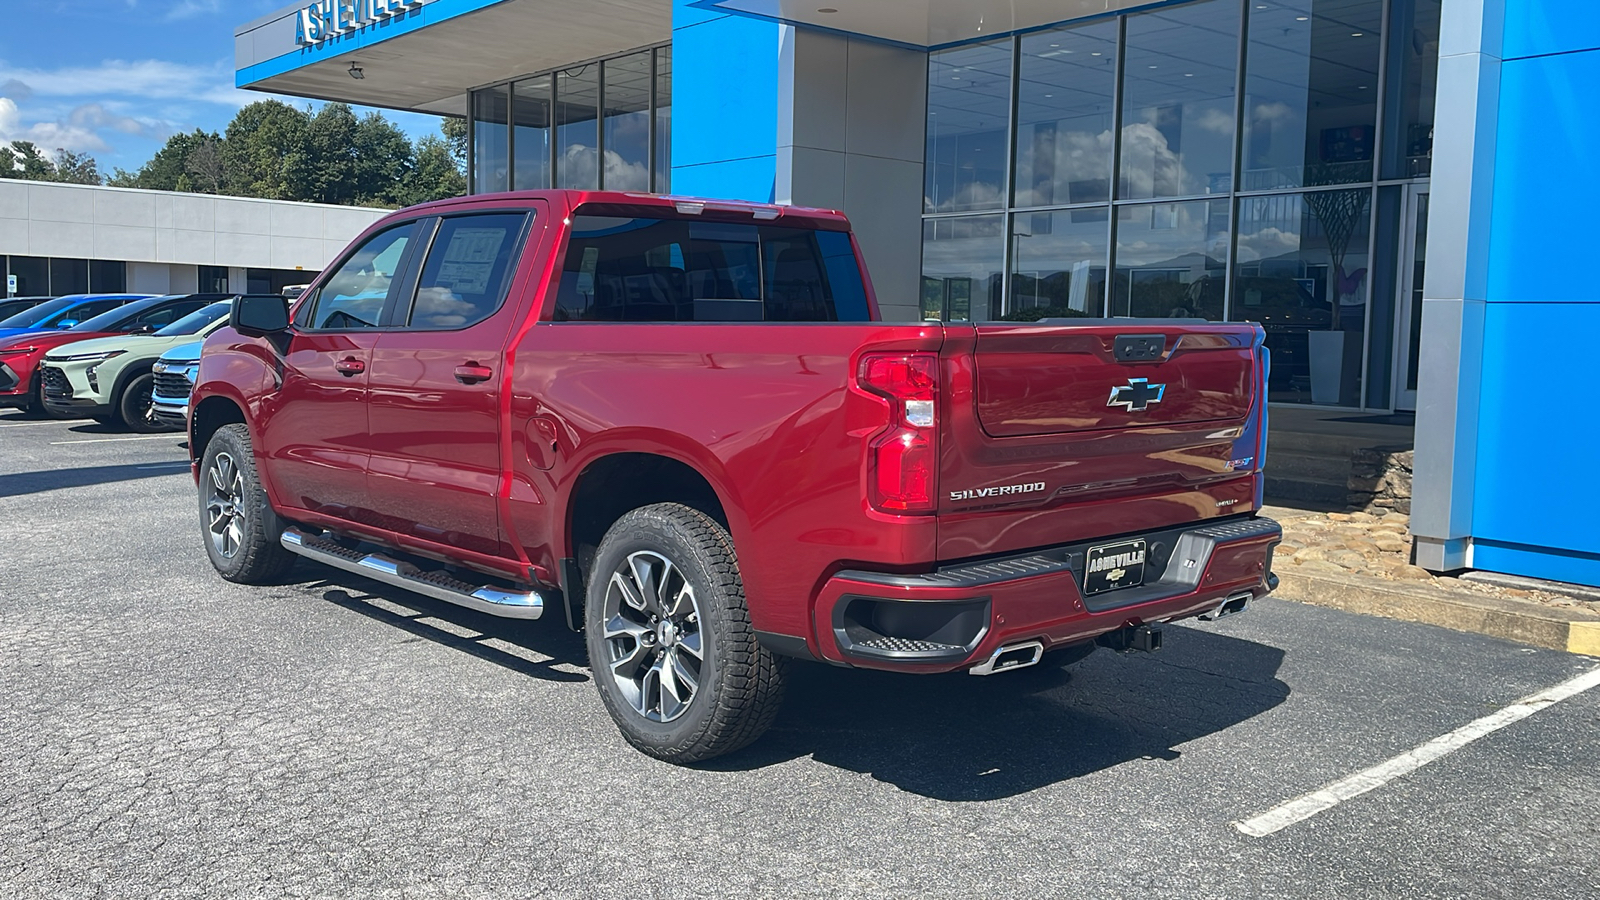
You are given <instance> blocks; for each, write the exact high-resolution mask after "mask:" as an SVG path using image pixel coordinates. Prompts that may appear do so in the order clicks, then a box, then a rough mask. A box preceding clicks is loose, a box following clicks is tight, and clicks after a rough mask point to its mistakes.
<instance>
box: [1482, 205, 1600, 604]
mask: <svg viewBox="0 0 1600 900" xmlns="http://www.w3.org/2000/svg"><path fill="white" fill-rule="evenodd" d="M1496 225H1497V227H1498V222H1497V223H1496ZM1566 262H1567V264H1569V265H1571V266H1573V267H1574V271H1576V270H1577V269H1579V268H1582V266H1581V264H1580V261H1579V260H1567V261H1566ZM1495 264H1497V265H1498V264H1499V260H1495ZM1487 306H1488V308H1487V311H1486V313H1485V319H1484V329H1483V331H1484V336H1485V340H1484V349H1483V381H1482V398H1483V399H1482V407H1481V409H1480V411H1479V419H1478V426H1479V430H1478V466H1477V477H1476V483H1475V485H1474V501H1475V502H1474V504H1473V515H1472V535H1473V538H1474V539H1475V540H1476V541H1478V542H1480V544H1481V543H1482V542H1486V541H1487V542H1493V543H1497V544H1505V545H1513V546H1515V545H1521V546H1522V547H1524V548H1526V550H1527V551H1528V552H1527V553H1523V554H1521V556H1522V557H1530V555H1537V554H1538V552H1539V549H1538V548H1549V551H1553V552H1547V553H1545V555H1546V556H1548V557H1549V564H1548V566H1546V568H1547V569H1548V570H1550V571H1554V568H1550V567H1555V568H1559V569H1560V570H1562V571H1564V572H1567V574H1569V575H1571V576H1573V577H1569V578H1562V579H1561V580H1564V581H1572V580H1586V581H1588V583H1597V584H1600V578H1596V576H1600V410H1597V409H1596V395H1595V389H1596V388H1597V387H1600V353H1597V352H1595V350H1594V349H1593V348H1591V347H1590V346H1588V345H1589V344H1591V343H1593V336H1595V335H1600V303H1490V304H1488V305H1487ZM1574 338H1576V340H1574ZM1477 552H1478V551H1476V550H1475V551H1474V554H1475V556H1474V564H1475V565H1477V566H1478V567H1480V568H1495V567H1494V566H1492V565H1489V564H1488V560H1491V559H1495V558H1497V557H1496V554H1495V553H1494V552H1490V555H1489V556H1488V557H1480V556H1477V555H1476V554H1477ZM1499 558H1503V559H1505V560H1509V561H1513V562H1514V561H1515V560H1516V559H1517V558H1519V557H1518V556H1517V555H1515V554H1499ZM1585 570H1588V571H1589V572H1590V573H1591V574H1590V575H1589V576H1588V577H1587V578H1579V577H1578V576H1580V575H1582V573H1583V572H1584V571H1585ZM1502 571H1512V572H1516V573H1517V574H1528V575H1531V574H1534V573H1533V572H1532V571H1531V570H1525V569H1504V570H1502ZM1538 577H1554V576H1551V575H1544V576H1538Z"/></svg>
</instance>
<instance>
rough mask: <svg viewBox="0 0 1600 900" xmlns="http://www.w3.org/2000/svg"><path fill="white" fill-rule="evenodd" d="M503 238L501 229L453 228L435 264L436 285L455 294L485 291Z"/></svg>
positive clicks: (503, 240)
mask: <svg viewBox="0 0 1600 900" xmlns="http://www.w3.org/2000/svg"><path fill="white" fill-rule="evenodd" d="M505 239H506V230H505V229H504V228H457V229H456V230H455V233H454V234H452V235H451V236H450V246H448V247H446V248H445V251H444V262H443V263H442V264H440V266H439V278H438V281H439V284H441V285H448V286H449V287H450V289H451V290H453V291H455V292H456V293H457V294H482V293H484V292H486V291H487V290H488V289H489V278H490V276H491V275H492V274H493V273H494V263H495V259H496V257H498V256H499V254H500V247H501V245H502V244H504V243H505Z"/></svg>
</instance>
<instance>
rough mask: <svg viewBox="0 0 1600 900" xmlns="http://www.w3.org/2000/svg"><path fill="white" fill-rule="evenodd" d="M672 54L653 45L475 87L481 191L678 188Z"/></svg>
mask: <svg viewBox="0 0 1600 900" xmlns="http://www.w3.org/2000/svg"><path fill="white" fill-rule="evenodd" d="M671 78H672V57H671V51H670V48H668V47H652V48H649V49H646V50H640V51H635V52H633V53H628V54H624V55H622V56H617V57H613V58H611V59H605V60H600V61H597V62H591V63H585V64H583V65H580V66H573V67H570V68H566V69H560V70H557V71H554V72H542V73H537V74H534V75H530V76H528V77H526V78H522V79H519V80H517V81H515V82H512V83H509V84H502V85H494V86H491V87H487V88H484V89H482V90H477V91H473V92H472V101H471V108H472V117H471V119H469V126H470V128H469V140H470V142H471V145H472V152H471V154H470V156H471V162H472V171H471V173H470V180H471V185H472V192H473V193H485V192H489V191H503V190H508V189H512V190H539V189H544V188H550V187H561V188H588V189H594V188H601V189H606V190H624V191H656V192H660V193H665V192H667V191H668V190H670V185H671V171H672V169H671V166H672V162H671V153H670V145H671V134H672V86H671Z"/></svg>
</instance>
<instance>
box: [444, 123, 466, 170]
mask: <svg viewBox="0 0 1600 900" xmlns="http://www.w3.org/2000/svg"><path fill="white" fill-rule="evenodd" d="M439 132H440V133H441V134H443V135H444V139H445V141H446V142H448V143H449V144H450V155H451V156H453V157H455V160H456V168H457V169H459V170H461V171H462V172H465V171H466V170H467V120H466V119H458V118H456V117H455V116H445V117H444V118H443V119H442V120H440V122H439Z"/></svg>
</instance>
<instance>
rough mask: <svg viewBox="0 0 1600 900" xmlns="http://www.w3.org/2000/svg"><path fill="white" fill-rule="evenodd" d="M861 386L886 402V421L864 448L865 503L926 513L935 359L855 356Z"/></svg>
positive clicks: (930, 490)
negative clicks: (887, 413) (859, 364)
mask: <svg viewBox="0 0 1600 900" xmlns="http://www.w3.org/2000/svg"><path fill="white" fill-rule="evenodd" d="M859 379H860V382H861V387H862V388H863V389H864V390H866V391H868V392H870V393H873V394H876V395H878V396H879V397H883V398H885V399H886V400H888V407H889V420H888V423H887V424H886V425H885V426H884V428H883V430H882V431H880V432H878V433H877V434H876V435H874V436H873V438H872V440H871V441H869V442H868V444H867V495H868V496H867V499H868V500H869V501H870V502H871V503H872V506H873V507H874V508H875V509H881V510H883V511H885V512H894V513H918V512H932V511H933V509H934V499H933V498H934V481H935V469H934V466H935V465H936V464H937V462H938V452H937V450H938V448H937V440H936V438H937V434H936V429H937V427H938V425H937V420H938V415H937V413H936V410H937V408H938V399H939V398H938V387H939V357H938V355H937V354H934V353H895V354H872V355H869V356H864V357H862V358H861V371H860V375H859Z"/></svg>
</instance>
